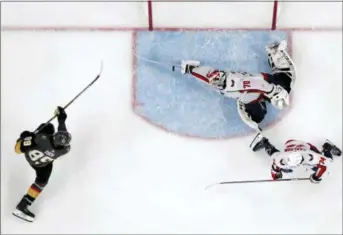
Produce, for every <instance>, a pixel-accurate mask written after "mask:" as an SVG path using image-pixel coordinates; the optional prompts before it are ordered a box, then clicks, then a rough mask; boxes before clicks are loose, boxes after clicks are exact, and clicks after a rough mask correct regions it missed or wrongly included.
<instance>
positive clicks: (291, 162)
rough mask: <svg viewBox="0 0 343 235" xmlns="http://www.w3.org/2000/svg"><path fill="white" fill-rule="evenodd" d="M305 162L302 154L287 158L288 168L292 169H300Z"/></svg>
mask: <svg viewBox="0 0 343 235" xmlns="http://www.w3.org/2000/svg"><path fill="white" fill-rule="evenodd" d="M303 160H304V158H303V156H302V155H301V153H298V152H294V153H290V154H288V155H287V156H286V158H285V162H286V164H287V166H289V167H292V168H294V167H298V166H299V165H300V164H301V162H302V161H303Z"/></svg>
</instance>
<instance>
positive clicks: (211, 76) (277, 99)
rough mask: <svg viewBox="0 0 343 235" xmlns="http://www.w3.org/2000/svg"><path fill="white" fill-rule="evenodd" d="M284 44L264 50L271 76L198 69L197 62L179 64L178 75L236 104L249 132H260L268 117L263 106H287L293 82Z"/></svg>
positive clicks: (207, 68)
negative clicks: (192, 77) (190, 79)
mask: <svg viewBox="0 0 343 235" xmlns="http://www.w3.org/2000/svg"><path fill="white" fill-rule="evenodd" d="M286 48H287V42H286V41H284V40H283V41H281V42H277V43H273V44H271V45H268V46H266V51H267V54H268V62H269V65H270V66H271V68H272V74H267V73H259V74H256V75H252V74H249V73H246V72H234V71H231V70H230V69H224V70H220V69H217V68H212V67H208V66H200V62H199V61H191V60H187V61H181V73H183V74H191V75H193V76H194V77H195V78H198V79H199V80H201V81H203V82H205V83H206V84H208V85H210V86H211V87H213V88H215V89H216V90H217V91H219V92H220V93H221V94H222V95H224V96H226V97H229V98H234V99H236V100H237V108H238V113H239V115H240V117H241V119H242V120H243V121H244V122H245V123H246V124H247V125H248V126H249V127H251V128H253V129H255V130H257V131H261V128H260V127H259V125H258V124H259V123H260V122H261V121H262V120H263V119H264V117H265V115H266V113H267V106H266V103H265V102H270V103H272V105H273V106H275V107H277V108H278V109H283V108H285V107H286V106H288V105H289V104H290V101H289V94H290V92H291V90H292V88H293V85H294V83H295V79H296V73H295V66H294V63H293V62H292V60H291V58H290V56H289V55H288V53H287V52H286Z"/></svg>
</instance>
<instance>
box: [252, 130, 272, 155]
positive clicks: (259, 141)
mask: <svg viewBox="0 0 343 235" xmlns="http://www.w3.org/2000/svg"><path fill="white" fill-rule="evenodd" d="M267 142H268V140H267V138H265V137H263V135H262V134H261V133H258V134H257V135H256V136H255V138H254V139H253V141H252V142H251V144H250V148H251V149H252V151H254V152H256V151H258V150H260V149H263V148H265V145H266V143H267Z"/></svg>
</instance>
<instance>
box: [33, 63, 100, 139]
mask: <svg viewBox="0 0 343 235" xmlns="http://www.w3.org/2000/svg"><path fill="white" fill-rule="evenodd" d="M102 68H103V63H102V61H101V67H100V72H99V73H98V75H97V76H96V77H95V78H94V79H93V81H91V83H89V84H88V85H87V86H86V87H85V88H84V89H83V90H82V91H80V92H79V93H78V94H77V95H76V96H75V97H74V98H73V99H72V100H71V101H69V103H68V104H66V105H65V106H64V107H63V108H64V109H66V108H68V107H69V105H71V104H72V103H73V102H74V101H75V100H76V99H77V98H78V97H80V96H81V95H82V94H83V93H84V92H85V91H86V90H87V89H88V88H89V87H91V86H92V85H93V84H94V83H95V82H96V81H97V80H98V79H99V78H100V76H101V73H102ZM56 117H57V115H56V114H55V115H54V116H53V117H52V118H50V119H49V120H48V121H47V122H46V123H45V124H44V125H43V126H41V127H40V128H38V129H37V130H35V131H34V133H35V134H37V133H38V132H39V131H40V130H42V129H43V128H44V127H45V126H46V125H48V123H50V122H51V121H52V120H54V118H56Z"/></svg>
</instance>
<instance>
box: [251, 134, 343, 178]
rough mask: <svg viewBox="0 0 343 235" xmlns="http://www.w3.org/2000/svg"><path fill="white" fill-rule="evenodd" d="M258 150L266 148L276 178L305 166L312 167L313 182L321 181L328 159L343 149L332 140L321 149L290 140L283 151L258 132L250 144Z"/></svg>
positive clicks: (337, 154)
mask: <svg viewBox="0 0 343 235" xmlns="http://www.w3.org/2000/svg"><path fill="white" fill-rule="evenodd" d="M250 147H251V149H252V150H253V151H254V152H256V151H258V150H261V149H264V150H265V151H266V153H267V154H268V155H269V156H270V158H271V160H272V166H271V175H272V178H273V179H274V180H277V179H281V178H282V177H283V173H291V172H293V170H295V169H296V168H298V167H300V166H303V167H305V168H306V169H310V170H311V171H312V172H313V173H312V174H311V175H310V178H309V179H310V181H311V182H312V183H319V182H320V181H321V180H322V176H323V175H324V173H325V172H326V170H327V161H332V160H333V156H341V154H342V151H341V150H340V149H339V148H338V147H336V146H335V145H334V144H332V143H331V142H330V141H328V140H326V142H325V143H324V144H323V146H322V150H321V151H319V150H318V149H317V147H315V146H314V145H312V144H310V143H307V142H304V141H299V140H288V141H287V142H286V143H285V149H284V151H283V152H281V151H279V150H278V149H276V148H275V147H274V146H273V145H272V144H271V143H270V142H269V140H268V139H267V138H266V137H263V136H262V134H261V133H258V134H257V135H256V137H255V138H254V140H253V141H252V143H251V145H250Z"/></svg>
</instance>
